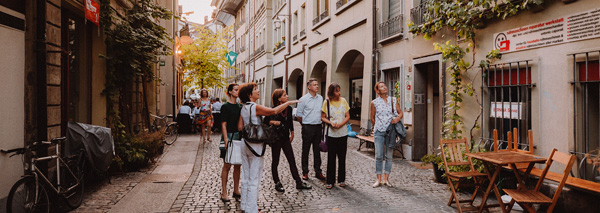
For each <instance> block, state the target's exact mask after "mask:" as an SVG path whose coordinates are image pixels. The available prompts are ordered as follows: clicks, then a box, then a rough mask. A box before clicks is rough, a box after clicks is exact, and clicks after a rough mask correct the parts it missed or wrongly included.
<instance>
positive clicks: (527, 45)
mask: <svg viewBox="0 0 600 213" xmlns="http://www.w3.org/2000/svg"><path fill="white" fill-rule="evenodd" d="M599 37H600V8H596V9H593V10H589V11H586V12H582V13H577V14H572V15H568V16H563V17H556V18H553V19H551V20H546V21H543V22H538V23H534V24H532V25H528V26H522V27H519V28H515V29H511V30H507V31H504V32H499V33H495V34H494V48H495V49H499V50H500V52H502V53H508V52H515V51H520V50H527V49H533V48H538V47H544V46H549V45H555V44H563V43H567V42H572V41H579V40H585V39H592V38H599Z"/></svg>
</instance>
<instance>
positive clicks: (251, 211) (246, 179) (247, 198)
mask: <svg viewBox="0 0 600 213" xmlns="http://www.w3.org/2000/svg"><path fill="white" fill-rule="evenodd" d="M258 153H259V154H260V151H259V152H258ZM263 165H264V159H263V158H262V157H256V156H255V155H254V154H252V152H251V151H250V149H248V147H247V146H245V144H244V149H243V150H242V183H241V184H242V198H241V201H240V202H241V206H240V208H241V209H242V211H244V212H246V213H257V212H258V189H259V185H260V180H261V178H262V173H263Z"/></svg>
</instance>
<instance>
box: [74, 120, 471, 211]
mask: <svg viewBox="0 0 600 213" xmlns="http://www.w3.org/2000/svg"><path fill="white" fill-rule="evenodd" d="M295 125H296V129H297V130H299V129H301V128H300V126H299V124H298V123H295ZM298 133H299V132H298ZM298 133H297V134H296V135H295V136H296V137H295V139H294V141H293V146H294V152H295V158H296V162H297V163H298V167H300V164H299V162H300V153H301V134H298ZM198 138H199V136H198V135H183V136H181V137H180V138H179V139H178V141H177V142H176V143H199V141H198ZM218 139H219V136H218V134H213V136H212V140H213V142H212V143H207V144H204V145H201V144H199V146H203V147H201V148H200V149H199V150H198V155H197V156H196V162H195V165H194V169H193V171H192V172H191V173H192V174H191V175H190V178H189V179H188V180H187V182H186V183H185V185H184V186H183V188H182V189H181V191H180V192H179V195H178V196H177V198H176V199H175V201H174V202H173V204H172V206H171V208H170V212H241V211H240V210H239V201H236V200H235V199H233V198H232V197H231V193H232V191H231V189H232V187H233V179H232V177H231V175H230V177H229V182H228V183H229V186H228V189H229V196H230V198H231V199H232V202H229V203H223V202H222V201H221V200H220V199H219V194H220V190H221V181H220V172H221V166H222V159H220V158H219V157H218V153H219V152H218V143H217V142H216V141H218ZM358 144H359V141H358V140H357V139H355V138H349V139H348V153H347V166H346V168H347V171H346V172H347V173H346V177H347V178H346V179H347V180H346V183H347V184H348V186H346V187H345V188H341V187H338V186H336V187H334V188H333V189H331V190H327V189H325V183H324V182H323V181H320V180H318V179H316V178H314V172H313V171H312V160H311V161H310V168H311V173H310V179H309V180H308V181H307V182H308V183H309V184H310V185H312V187H313V189H312V190H303V191H300V190H296V189H295V184H294V181H293V179H292V177H291V174H290V171H289V166H288V162H287V160H285V158H283V157H282V160H281V161H280V165H279V174H280V176H281V181H282V183H283V185H284V187H285V192H283V193H280V192H277V191H275V189H274V183H273V180H272V177H271V151H270V148H268V150H267V152H266V154H265V157H264V158H265V166H264V173H263V178H262V182H261V190H260V192H259V203H258V205H259V208H261V209H262V210H264V211H265V212H455V211H456V209H455V208H453V207H448V206H447V205H446V203H447V202H448V198H449V196H450V191H449V190H447V185H446V184H440V183H436V182H434V181H433V173H432V171H431V170H430V169H418V168H416V167H415V166H413V165H411V164H410V161H407V160H400V159H399V158H397V159H395V160H394V164H393V167H392V174H391V176H390V180H391V182H392V183H393V184H394V188H388V187H383V186H382V187H379V188H372V186H371V184H372V183H373V181H374V179H375V175H374V171H375V168H374V167H375V163H374V161H375V158H374V152H373V149H372V148H364V147H363V149H361V151H357V148H358ZM167 154H169V149H167V151H166V152H165V155H167ZM170 154H175V153H170ZM311 155H312V153H311ZM309 157H310V159H312V156H309ZM321 158H322V161H323V165H322V169H323V170H324V172H325V171H326V166H327V160H326V154H324V153H322V154H321ZM158 164H160V160H159V162H158ZM152 168H154V167H152ZM152 168H149V170H152ZM149 173H150V171H142V172H135V173H126V174H121V175H116V176H114V177H113V179H112V184H108V183H101V184H100V185H99V186H95V187H94V188H93V189H90V190H88V192H87V194H86V197H85V200H84V203H83V204H82V206H81V207H80V208H79V209H77V211H76V212H108V211H111V208H112V207H114V205H115V204H116V203H118V202H119V200H120V199H121V198H123V197H124V196H125V195H126V194H127V193H128V192H129V191H130V190H131V189H132V188H134V187H135V186H136V184H138V183H139V182H140V181H141V180H142V179H143V178H144V176H146V175H147V174H149ZM463 196H466V195H463ZM476 203H478V202H476ZM112 210H114V209H112Z"/></svg>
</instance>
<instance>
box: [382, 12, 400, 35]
mask: <svg viewBox="0 0 600 213" xmlns="http://www.w3.org/2000/svg"><path fill="white" fill-rule="evenodd" d="M403 23H404V22H403V18H402V15H397V16H394V17H392V18H390V19H388V20H387V21H385V22H383V23H381V24H379V40H383V39H386V38H389V37H391V36H394V35H397V34H400V33H402V32H403V25H404V24H403Z"/></svg>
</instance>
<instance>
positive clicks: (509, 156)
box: [466, 152, 546, 212]
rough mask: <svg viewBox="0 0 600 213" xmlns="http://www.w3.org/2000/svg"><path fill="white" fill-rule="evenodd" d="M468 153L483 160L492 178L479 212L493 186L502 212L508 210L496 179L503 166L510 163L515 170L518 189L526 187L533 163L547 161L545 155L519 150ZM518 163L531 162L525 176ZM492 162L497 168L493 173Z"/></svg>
mask: <svg viewBox="0 0 600 213" xmlns="http://www.w3.org/2000/svg"><path fill="white" fill-rule="evenodd" d="M466 155H467V156H469V157H471V158H475V159H477V160H480V161H482V162H483V166H484V167H485V171H486V173H487V175H488V179H489V180H490V184H489V185H488V187H487V189H486V190H485V193H484V194H483V198H482V200H481V205H480V207H479V212H482V211H483V209H484V208H485V207H486V205H485V203H486V201H487V198H488V197H489V194H490V191H491V189H492V188H493V189H494V194H496V199H498V203H499V205H500V208H502V212H507V208H506V207H505V205H504V202H502V198H501V197H500V191H498V186H496V184H495V182H496V179H498V174H500V170H501V169H502V166H507V165H510V167H511V168H512V170H513V172H514V173H515V176H516V177H517V182H518V185H517V189H525V178H527V176H529V173H530V172H531V169H533V165H534V164H536V163H544V162H546V158H544V157H540V156H535V155H530V154H525V153H519V152H480V153H467V154H466ZM517 163H529V166H527V170H526V171H525V174H523V176H520V175H519V170H518V168H517V166H516V164H517ZM490 164H494V165H496V170H494V173H493V174H492V173H490ZM513 204H514V200H511V201H510V203H509V204H508V205H509V206H512V205H513Z"/></svg>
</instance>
